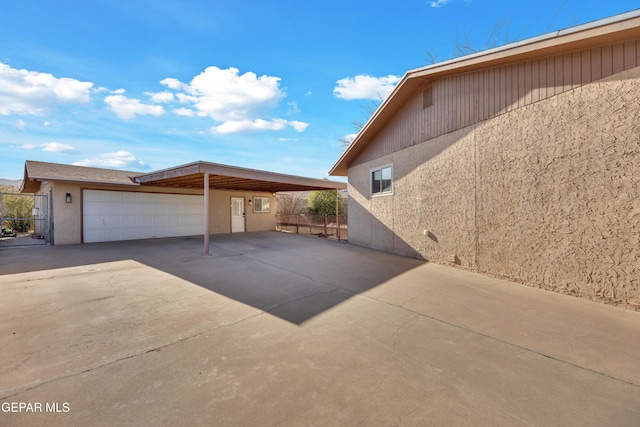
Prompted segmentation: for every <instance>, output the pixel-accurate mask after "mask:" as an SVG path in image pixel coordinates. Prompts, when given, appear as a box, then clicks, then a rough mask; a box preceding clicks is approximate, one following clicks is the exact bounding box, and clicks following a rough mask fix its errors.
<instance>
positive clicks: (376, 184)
mask: <svg viewBox="0 0 640 427" xmlns="http://www.w3.org/2000/svg"><path fill="white" fill-rule="evenodd" d="M392 193H393V169H392V167H391V165H389V166H383V167H380V168H377V169H372V170H371V195H373V196H375V195H381V194H392Z"/></svg>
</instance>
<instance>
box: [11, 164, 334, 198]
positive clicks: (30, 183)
mask: <svg viewBox="0 0 640 427" xmlns="http://www.w3.org/2000/svg"><path fill="white" fill-rule="evenodd" d="M205 172H206V173H209V187H210V188H212V189H215V188H218V189H225V190H237V191H268V192H271V193H275V192H278V191H305V190H325V189H343V188H346V183H344V182H337V181H327V180H322V179H314V178H306V177H300V176H294V175H285V174H279V173H274V172H267V171H260V170H256V169H247V168H240V167H235V166H227V165H221V164H217V163H209V162H203V161H198V162H194V163H189V164H186V165H182V166H176V167H173V168H169V169H163V170H160V171H156V172H151V173H146V174H144V173H140V172H131V171H121V170H114V169H102V168H93V167H85V166H72V165H64V164H59V163H49V162H37V161H34V160H27V161H26V162H25V167H24V180H23V184H22V188H21V192H23V193H34V192H37V191H38V190H39V189H40V185H41V183H42V182H46V181H57V182H73V183H92V184H109V185H122V186H126V187H131V186H135V187H138V186H162V187H174V188H176V187H178V188H198V189H199V188H204V174H205Z"/></svg>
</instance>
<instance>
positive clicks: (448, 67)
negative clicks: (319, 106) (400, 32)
mask: <svg viewBox="0 0 640 427" xmlns="http://www.w3.org/2000/svg"><path fill="white" fill-rule="evenodd" d="M638 37H640V9H638V10H635V11H632V12H628V13H623V14H621V15H616V16H614V17H611V18H607V19H602V20H599V21H594V22H591V23H588V24H584V25H578V26H576V27H571V28H568V29H565V30H560V31H554V32H552V33H548V34H545V35H542V36H538V37H534V38H530V39H527V40H523V41H520V42H516V43H511V44H508V45H505V46H501V47H498V48H494V49H489V50H485V51H482V52H478V53H474V54H472V55H467V56H463V57H460V58H455V59H452V60H449V61H444V62H440V63H437V64H434V65H429V66H426V67H421V68H416V69H413V70H409V71H407V72H406V73H405V75H404V76H403V77H402V79H401V80H400V82H399V83H398V84H397V85H396V87H395V88H394V90H393V92H392V93H391V94H390V95H389V96H388V97H387V99H385V100H384V102H383V103H382V104H381V105H380V106H379V107H378V109H377V110H376V111H375V112H374V114H373V115H372V116H371V118H370V119H369V121H367V123H366V124H365V125H364V127H363V128H362V129H361V130H360V132H359V133H358V135H357V136H356V138H355V139H354V140H353V141H352V142H351V144H349V146H348V147H347V149H346V150H345V151H344V153H343V154H342V156H340V158H339V159H338V161H337V162H336V164H335V165H334V166H333V167H332V168H331V170H330V171H329V175H332V176H346V175H347V170H348V168H349V165H350V164H351V162H352V161H353V160H355V159H356V157H357V156H358V155H359V154H360V153H361V152H362V150H363V149H364V148H365V147H366V146H367V144H368V143H369V142H370V141H371V140H372V139H373V138H374V137H375V136H376V135H377V134H378V132H379V131H380V130H381V129H382V128H383V127H384V126H385V125H386V124H387V123H388V122H389V121H390V120H391V119H392V117H393V116H394V115H395V114H396V113H397V112H398V111H399V110H400V108H402V107H403V106H404V105H406V103H407V101H408V100H409V99H410V98H411V97H412V96H413V95H414V94H415V93H416V91H418V90H422V89H423V88H424V87H425V86H426V85H428V84H429V83H431V82H433V81H434V80H436V79H440V78H443V77H447V76H451V75H456V74H463V73H468V72H472V71H477V70H481V69H487V68H493V67H498V66H501V65H505V64H511V63H516V62H522V61H526V60H530V59H535V58H541V57H545V56H550V55H556V54H558V53H562V52H568V51H574V50H581V49H586V48H588V47H592V46H598V45H605V44H613V43H618V42H622V41H627V40H631V39H634V38H638Z"/></svg>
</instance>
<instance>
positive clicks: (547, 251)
mask: <svg viewBox="0 0 640 427" xmlns="http://www.w3.org/2000/svg"><path fill="white" fill-rule="evenodd" d="M639 83H640V67H636V68H633V69H630V70H627V71H624V72H621V73H618V74H615V75H613V76H610V77H608V78H605V79H602V80H599V81H596V82H593V83H590V84H587V85H584V86H579V87H576V88H574V89H570V90H566V91H563V92H561V93H559V94H557V95H554V96H551V97H548V98H545V99H542V100H539V101H538V102H534V103H531V104H528V105H524V106H522V107H521V108H517V109H513V110H511V111H509V112H506V113H505V114H502V115H499V116H497V117H493V118H491V119H488V120H484V121H481V122H479V123H477V124H473V125H470V126H467V127H465V128H462V129H459V130H457V131H454V132H450V133H447V134H444V135H441V136H438V137H436V138H433V139H431V140H428V141H425V142H423V143H420V144H412V145H410V146H408V147H407V148H404V149H401V150H397V151H395V152H393V153H390V154H386V155H384V156H380V157H379V158H370V154H372V153H373V152H374V151H375V145H376V144H378V143H382V141H378V139H374V140H373V141H372V142H371V144H370V145H373V146H374V147H373V148H371V149H370V150H369V151H367V150H365V151H363V153H362V154H363V156H361V157H360V158H359V159H358V161H355V162H354V163H353V165H352V166H351V167H350V168H349V196H350V202H349V203H350V205H349V228H350V229H349V240H350V241H351V242H353V243H356V244H361V245H365V246H370V247H375V248H379V249H383V250H387V251H390V252H395V253H398V254H403V255H411V256H417V257H422V258H425V259H428V260H431V261H435V262H439V263H451V259H454V260H455V261H454V262H455V263H456V264H459V265H461V266H463V267H466V268H469V269H473V270H476V271H480V272H483V273H486V274H491V275H497V276H502V277H507V278H510V279H513V280H517V281H521V282H523V283H527V284H531V285H535V286H540V287H544V288H548V289H553V290H556V291H559V292H563V293H568V294H574V295H579V296H584V297H588V298H593V299H599V300H605V301H612V302H616V303H622V304H627V305H630V306H636V307H637V306H640V179H639V178H638V177H640V102H639V101H638V100H639V99H640V84H639ZM396 119H397V120H403V118H402V117H401V116H398V117H397V118H396ZM391 127H393V126H391ZM388 135H389V134H388V133H385V132H381V133H380V135H379V136H378V138H385V137H387V136H388ZM387 163H392V164H393V172H394V194H393V195H392V196H384V197H371V196H370V189H369V186H370V177H369V173H370V170H371V168H372V167H376V166H380V165H383V164H387ZM425 231H426V232H425ZM425 234H426V235H425ZM453 255H455V258H452V256H453Z"/></svg>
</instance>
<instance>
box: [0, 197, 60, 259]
mask: <svg viewBox="0 0 640 427" xmlns="http://www.w3.org/2000/svg"><path fill="white" fill-rule="evenodd" d="M0 226H1V227H0V228H1V231H0V248H3V247H10V246H34V245H47V244H49V243H51V239H52V235H53V233H52V231H53V230H52V221H51V207H50V205H49V197H48V196H47V195H45V194H19V193H0Z"/></svg>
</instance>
